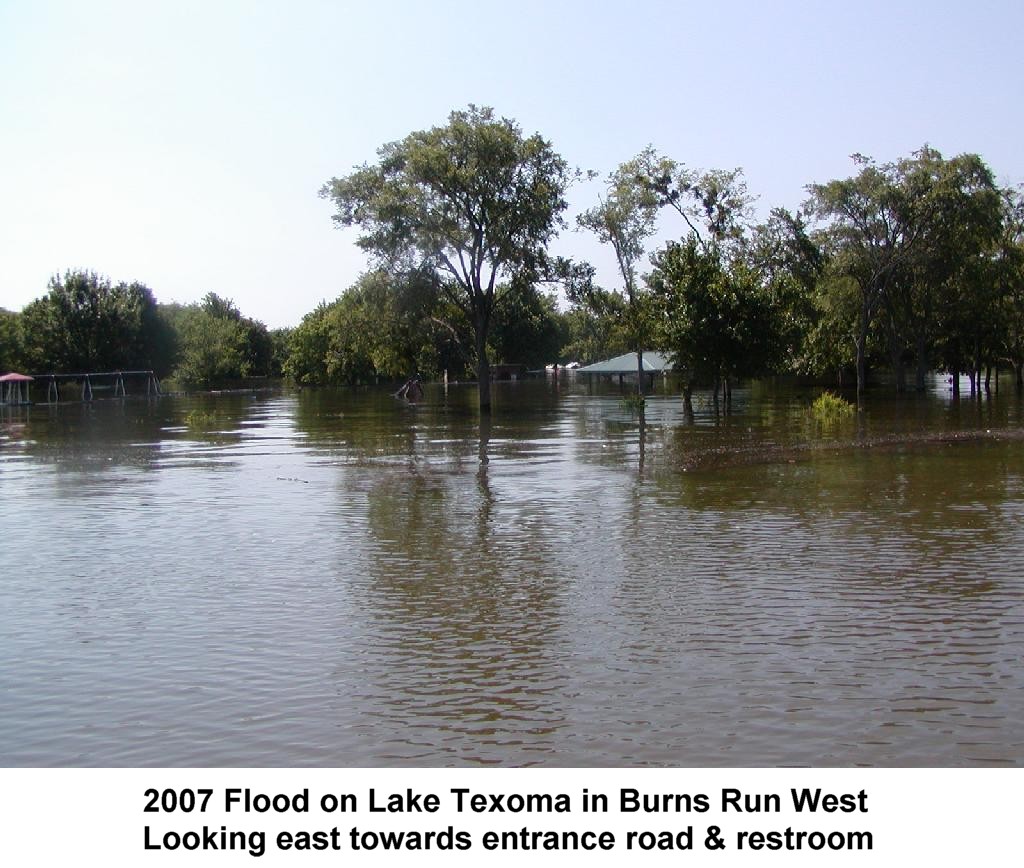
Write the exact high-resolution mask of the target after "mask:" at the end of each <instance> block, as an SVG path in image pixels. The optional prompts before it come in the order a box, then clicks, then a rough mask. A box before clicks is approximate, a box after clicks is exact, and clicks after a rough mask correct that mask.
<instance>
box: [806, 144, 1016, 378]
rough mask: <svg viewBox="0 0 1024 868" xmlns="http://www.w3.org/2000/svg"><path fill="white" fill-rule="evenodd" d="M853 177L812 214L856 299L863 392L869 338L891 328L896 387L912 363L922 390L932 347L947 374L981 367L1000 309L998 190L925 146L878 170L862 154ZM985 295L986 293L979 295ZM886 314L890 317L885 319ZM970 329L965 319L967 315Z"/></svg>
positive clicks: (958, 160)
mask: <svg viewBox="0 0 1024 868" xmlns="http://www.w3.org/2000/svg"><path fill="white" fill-rule="evenodd" d="M854 160H855V162H856V164H857V165H858V167H859V171H858V172H857V174H856V175H854V176H853V177H851V178H846V179H842V180H834V181H829V182H828V183H827V184H814V185H811V186H810V187H809V188H808V189H809V191H810V193H811V199H810V203H809V204H810V206H811V208H812V210H813V212H814V213H815V215H816V216H817V217H819V218H820V219H822V220H823V221H824V224H825V225H824V231H823V232H822V234H821V238H822V241H823V243H824V245H825V248H826V250H827V252H828V257H829V269H828V270H829V272H830V273H829V274H828V275H826V278H827V279H828V280H829V281H831V283H832V285H835V286H843V285H846V284H845V283H844V281H843V280H837V278H845V279H846V281H849V282H852V284H853V285H854V286H856V288H857V291H858V305H857V312H856V315H855V317H854V318H853V319H852V320H851V321H850V322H849V324H848V326H849V334H850V337H851V338H852V341H853V345H854V349H855V355H856V366H857V388H858V394H860V393H861V392H862V391H863V387H864V380H865V368H866V359H867V353H868V348H869V338H871V337H872V335H875V336H876V337H881V336H879V335H877V334H876V332H877V329H876V324H878V323H879V322H881V324H882V325H884V343H886V344H887V345H888V350H889V355H890V359H891V362H892V366H893V369H894V371H895V372H896V375H897V383H898V384H899V385H902V380H903V360H904V358H905V357H906V356H909V355H914V356H916V361H917V380H918V387H919V388H923V386H924V372H925V370H926V369H927V367H928V357H929V354H930V352H931V351H932V348H933V346H934V349H935V351H936V352H937V353H938V356H939V361H941V362H943V363H944V364H945V365H946V366H947V367H948V368H949V369H951V370H953V369H957V370H963V369H966V368H968V367H970V364H971V363H973V364H977V363H978V362H977V359H978V358H979V354H980V353H981V347H982V344H983V343H985V342H986V341H989V342H991V341H990V340H989V333H990V332H991V329H990V327H989V326H990V324H991V323H990V322H983V321H982V320H983V319H985V318H987V320H989V321H990V320H991V316H992V312H993V311H994V310H995V304H994V302H993V301H992V300H985V299H983V298H982V295H983V294H984V291H985V288H986V287H989V286H990V285H991V277H990V275H989V273H988V266H987V264H986V263H987V260H988V259H989V257H990V255H991V250H992V248H993V245H994V244H995V241H996V238H997V236H998V232H999V226H1000V214H1001V210H1000V203H999V196H998V191H997V190H996V188H995V185H994V183H993V181H992V176H991V172H990V170H989V169H988V167H987V166H986V165H985V164H984V162H983V161H982V160H981V159H980V158H979V157H978V156H976V155H973V154H964V155H960V156H958V157H954V158H952V159H948V160H947V159H944V158H943V157H942V155H941V154H940V153H939V152H938V151H936V150H935V149H933V148H930V147H928V146H925V147H923V148H921V149H920V150H918V151H917V152H915V153H914V154H913V155H912V156H910V157H907V158H904V159H901V160H897V161H895V162H892V163H884V164H878V163H875V162H874V161H873V160H871V159H869V158H867V157H863V156H860V155H855V156H854ZM979 293H980V294H979ZM882 314H884V317H881V316H880V315H882ZM965 315H966V316H967V317H968V320H969V321H966V320H964V316H965Z"/></svg>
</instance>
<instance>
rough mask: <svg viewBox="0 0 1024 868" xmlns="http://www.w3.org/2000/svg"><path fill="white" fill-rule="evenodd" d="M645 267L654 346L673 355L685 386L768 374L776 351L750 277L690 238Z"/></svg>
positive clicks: (764, 305) (767, 303) (771, 325)
mask: <svg viewBox="0 0 1024 868" xmlns="http://www.w3.org/2000/svg"><path fill="white" fill-rule="evenodd" d="M653 261H654V271H653V272H652V273H651V276H650V278H649V282H650V285H651V287H652V288H653V290H654V292H655V294H656V295H657V297H658V298H659V300H660V304H661V311H662V314H663V315H662V318H661V327H660V332H661V339H660V341H659V343H660V344H661V345H662V346H663V347H665V348H666V349H668V350H669V351H671V352H672V353H673V354H674V356H675V361H676V369H677V370H679V371H680V372H681V374H682V376H683V378H684V381H685V382H687V383H694V382H705V383H712V384H717V383H718V382H719V381H720V380H722V379H724V378H733V377H749V376H755V375H758V374H761V373H764V372H766V371H767V370H768V369H769V368H770V365H771V360H772V351H773V348H774V347H776V346H777V345H778V341H777V340H776V338H775V335H776V328H775V322H774V307H773V304H772V300H771V298H770V297H769V296H768V295H767V294H766V293H765V291H764V287H763V285H762V284H761V283H760V281H759V279H758V275H757V274H756V272H754V271H753V270H752V269H751V268H750V267H749V266H748V265H747V264H746V263H744V262H743V261H742V260H741V259H734V260H728V259H726V258H725V257H724V254H723V252H722V251H721V249H720V248H718V247H717V246H716V245H711V246H708V247H705V246H702V245H701V244H700V242H699V240H698V239H697V237H696V236H695V235H694V234H692V233H691V234H690V236H689V238H687V239H686V241H685V242H683V243H681V244H680V243H676V242H671V243H669V244H668V246H667V247H666V248H665V249H664V250H662V251H661V252H659V253H658V254H656V255H655V257H654V260H653Z"/></svg>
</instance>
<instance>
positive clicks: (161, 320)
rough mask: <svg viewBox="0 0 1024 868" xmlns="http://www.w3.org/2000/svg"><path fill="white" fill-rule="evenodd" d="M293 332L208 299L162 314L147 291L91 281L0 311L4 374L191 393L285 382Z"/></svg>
mask: <svg viewBox="0 0 1024 868" xmlns="http://www.w3.org/2000/svg"><path fill="white" fill-rule="evenodd" d="M286 341H287V332H286V331H285V330H279V331H269V330H268V329H267V327H266V326H265V325H264V324H263V323H261V322H259V321H257V320H253V319H251V318H249V317H246V316H243V315H242V313H241V312H240V311H239V310H238V308H237V307H235V305H234V304H233V303H232V302H231V301H230V300H228V299H224V298H221V297H220V296H218V295H217V294H216V293H213V292H211V293H207V295H206V296H205V297H204V298H203V299H202V301H200V302H196V303H194V304H188V305H182V304H159V303H158V302H157V300H156V297H155V296H154V294H153V291H152V290H151V289H150V288H149V287H148V286H146V285H145V284H142V283H138V282H132V283H125V282H120V283H117V284H114V283H112V282H111V281H110V279H109V278H107V277H103V276H101V275H98V274H97V273H95V272H92V271H82V270H75V271H68V272H65V274H63V275H56V276H54V277H53V278H51V280H50V283H49V289H48V292H47V293H46V295H44V296H42V297H41V298H38V299H36V300H35V301H33V302H31V303H30V304H28V305H27V306H26V307H25V309H24V310H22V311H21V312H20V313H13V312H11V311H6V310H0V368H2V369H3V370H21V371H31V372H33V373H40V374H44V373H59V374H86V373H93V372H101V371H119V370H120V371H128V370H152V371H154V372H155V373H156V375H157V376H158V377H160V378H164V377H168V376H172V377H173V378H174V380H175V381H176V382H178V383H180V384H181V385H182V386H183V387H187V388H210V387H213V386H219V385H224V384H228V383H232V382H237V381H238V380H241V379H246V378H250V377H270V376H280V374H281V365H282V361H283V356H284V353H285V350H286Z"/></svg>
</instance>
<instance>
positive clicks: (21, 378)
mask: <svg viewBox="0 0 1024 868" xmlns="http://www.w3.org/2000/svg"><path fill="white" fill-rule="evenodd" d="M33 379H34V378H33V377H30V376H29V375H28V374H15V373H10V374H4V375H3V376H2V377H0V383H29V382H31V381H32V380H33Z"/></svg>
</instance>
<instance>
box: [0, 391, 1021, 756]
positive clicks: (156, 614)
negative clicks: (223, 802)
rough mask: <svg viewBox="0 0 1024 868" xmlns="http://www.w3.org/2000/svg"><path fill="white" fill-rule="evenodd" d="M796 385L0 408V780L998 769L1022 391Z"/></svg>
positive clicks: (1013, 738) (306, 395) (1016, 668)
mask: <svg viewBox="0 0 1024 868" xmlns="http://www.w3.org/2000/svg"><path fill="white" fill-rule="evenodd" d="M813 394H814V393H813V392H811V391H804V392H801V391H798V390H795V389H793V388H783V387H781V386H780V387H770V386H756V387H753V388H751V389H746V390H740V391H739V392H738V393H737V394H736V396H735V400H734V407H733V412H732V414H731V415H730V416H728V417H716V415H715V412H714V409H713V407H712V406H711V405H710V404H709V403H708V402H707V401H706V400H704V401H701V400H698V402H697V407H696V416H695V418H694V419H692V420H690V419H687V418H686V417H685V416H684V414H683V412H682V406H681V403H680V401H679V399H678V398H677V397H674V396H673V395H671V394H668V393H661V394H657V395H655V396H653V397H652V398H650V399H649V405H648V412H647V425H646V427H645V430H644V432H643V434H642V435H641V431H640V427H639V424H638V421H637V419H636V418H635V417H634V416H633V415H631V414H630V413H629V412H628V411H627V410H626V409H625V408H624V406H623V405H622V403H621V401H620V398H619V395H618V393H617V392H615V391H614V390H611V389H610V388H609V389H606V390H605V391H603V392H602V391H601V390H600V388H597V389H596V390H595V391H592V390H590V389H588V387H587V386H586V385H585V384H583V383H578V384H577V383H573V382H569V383H566V382H565V381H564V380H563V381H562V382H560V383H553V382H550V381H549V382H536V383H530V382H524V383H518V384H499V385H497V386H496V393H495V412H494V415H493V420H492V421H491V422H490V423H489V424H486V423H485V424H481V422H480V420H479V418H478V416H477V414H476V412H475V410H474V403H475V392H474V390H473V387H472V386H454V387H452V388H451V389H450V391H449V392H448V394H447V395H446V394H445V393H444V391H443V390H442V389H441V387H440V386H431V387H429V388H428V390H427V393H426V396H425V400H424V401H423V403H422V404H420V405H419V406H415V407H410V406H407V405H404V404H402V403H400V402H398V401H397V400H395V399H394V398H392V397H391V396H390V395H388V394H386V393H385V392H384V391H383V390H369V389H362V390H325V391H304V392H277V393H255V394H246V395H219V396H195V397H166V398H162V399H154V400H147V399H145V398H130V397H129V398H128V399H126V400H116V399H106V400H97V401H94V402H93V403H91V404H88V405H86V404H79V403H67V404H61V405H56V406H52V407H48V406H46V405H36V406H34V407H31V408H5V409H2V410H0V528H2V534H3V540H2V545H3V548H4V552H3V554H4V557H3V560H2V562H0V563H2V566H0V576H2V579H0V587H2V593H3V605H2V607H0V648H2V656H0V765H46V766H108V765H114V766H144V765H161V766H164V765H171V766H205V765H209V766H221V765H227V766H264V765H267V766H382V765H413V766H442V765H481V764H503V765H534V764H536V765H547V766H581V765H585V766H603V765H629V766H633V765H673V766H747V765H757V766H761V765H819V766H852V765H860V764H865V765H880V766H907V765H910V766H920V765H924V766H958V765H968V766H988V765H1021V764H1022V763H1024V567H1022V564H1024V442H1022V441H1020V440H1019V439H1014V437H1013V436H1010V435H1011V434H1012V433H1013V432H1014V431H1017V432H1018V433H1019V431H1020V429H1021V427H1022V426H1024V419H1022V407H1021V403H1020V401H1019V400H1018V399H1017V397H1016V396H1015V395H1013V392H1012V390H1011V389H1009V388H1006V387H1005V385H1004V388H1003V394H1002V395H1001V396H993V397H992V398H989V399H985V400H980V401H974V400H972V399H970V398H969V397H964V398H963V399H962V400H961V401H960V402H959V403H955V402H953V401H952V400H951V399H950V398H949V396H948V395H947V394H946V393H945V391H944V389H943V388H942V386H941V384H937V386H936V389H935V390H934V392H933V393H932V394H930V395H928V396H924V397H907V398H904V399H900V400H897V399H896V398H895V397H894V396H890V395H887V394H884V393H880V394H877V395H871V396H869V402H868V406H867V409H866V411H865V413H864V414H863V415H862V416H861V417H859V418H854V419H850V420H847V421H842V422H839V423H837V424H835V425H833V426H827V427H825V428H822V427H821V426H820V425H818V424H816V423H814V422H813V421H811V420H810V419H809V417H808V414H807V412H806V409H805V408H806V405H807V403H808V402H809V400H810V399H811V398H812V397H813ZM962 431H974V432H979V433H981V434H985V432H992V435H991V436H989V435H986V436H982V437H979V438H977V439H970V440H968V441H967V442H957V441H956V440H955V439H954V438H953V437H951V436H949V437H945V438H944V439H941V440H940V441H939V442H922V437H921V435H925V434H927V435H934V434H941V433H943V432H944V433H945V434H947V435H949V434H952V433H955V432H962ZM1003 433H1005V434H1006V435H1007V436H1005V437H1004V436H1000V435H1002V434H1003ZM892 435H900V436H901V437H906V436H908V435H913V436H911V438H910V442H902V443H901V442H899V441H898V439H896V440H894V438H893V437H892ZM851 444H853V445H851Z"/></svg>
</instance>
